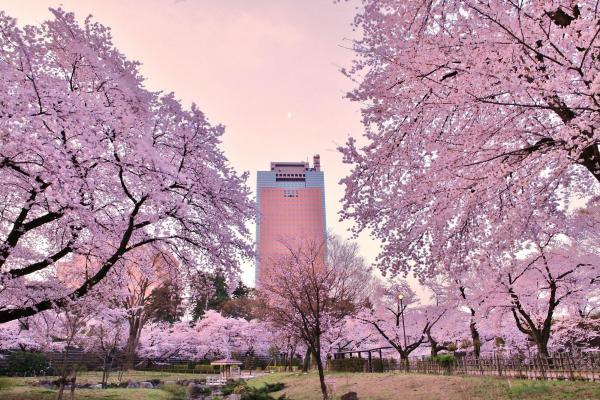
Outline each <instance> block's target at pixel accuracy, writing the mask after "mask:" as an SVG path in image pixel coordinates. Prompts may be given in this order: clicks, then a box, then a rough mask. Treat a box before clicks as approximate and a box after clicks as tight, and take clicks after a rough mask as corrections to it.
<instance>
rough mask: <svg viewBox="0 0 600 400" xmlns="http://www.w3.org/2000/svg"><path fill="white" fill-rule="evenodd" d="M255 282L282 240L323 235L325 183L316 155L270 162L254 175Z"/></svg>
mask: <svg viewBox="0 0 600 400" xmlns="http://www.w3.org/2000/svg"><path fill="white" fill-rule="evenodd" d="M256 181H257V183H256V197H257V203H258V204H257V206H258V221H257V224H256V247H257V252H258V255H257V259H256V276H255V279H256V285H257V286H258V285H259V280H260V277H261V274H264V273H265V271H266V270H267V269H268V267H269V263H270V262H271V261H272V260H273V258H274V257H276V256H277V255H278V254H282V253H284V251H285V247H284V245H283V244H282V242H288V241H293V240H299V239H303V238H306V239H310V240H316V241H323V240H324V239H325V232H326V223H325V184H324V177H323V171H321V161H320V157H319V155H315V156H314V157H313V166H312V168H311V167H310V166H309V164H308V162H272V163H271V170H270V171H258V172H257V179H256Z"/></svg>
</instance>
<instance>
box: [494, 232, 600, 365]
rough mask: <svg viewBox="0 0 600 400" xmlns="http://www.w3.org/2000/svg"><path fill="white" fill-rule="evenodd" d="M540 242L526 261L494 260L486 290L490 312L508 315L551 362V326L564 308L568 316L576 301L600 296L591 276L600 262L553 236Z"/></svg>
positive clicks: (505, 256) (508, 256)
mask: <svg viewBox="0 0 600 400" xmlns="http://www.w3.org/2000/svg"><path fill="white" fill-rule="evenodd" d="M540 239H541V240H540V241H539V242H536V243H534V244H533V245H532V246H531V247H530V248H529V249H528V250H529V252H528V253H527V257H525V258H521V259H520V258H518V257H516V256H512V255H511V254H507V253H500V254H498V255H496V257H493V258H492V257H491V259H490V261H491V265H490V277H489V278H490V279H489V280H488V281H486V282H485V283H483V285H484V287H485V288H486V289H487V290H486V291H487V292H488V294H487V296H486V298H485V304H486V305H487V307H488V308H489V309H490V311H489V312H490V313H491V314H493V313H494V312H500V313H503V312H509V313H510V314H511V315H512V316H513V317H514V322H515V324H516V327H517V328H518V330H519V331H520V332H521V333H522V334H524V335H525V336H526V338H527V339H529V340H531V341H532V342H533V343H535V345H536V346H537V350H538V352H539V353H540V354H541V355H544V356H548V355H549V348H548V344H549V342H550V338H551V335H552V331H553V326H552V325H553V322H554V320H555V318H556V316H557V315H560V314H561V313H562V312H561V308H562V309H563V310H564V311H567V310H568V305H569V303H570V302H571V301H572V300H574V299H576V298H580V296H583V297H585V296H587V295H589V294H590V293H591V291H592V290H596V291H597V288H595V287H594V286H595V285H591V283H590V282H591V278H590V275H595V274H596V272H595V271H596V270H597V269H598V267H600V258H598V255H597V254H595V253H589V252H586V251H585V250H584V249H582V248H581V247H580V246H579V245H578V244H575V243H563V242H562V241H561V238H560V237H559V236H558V235H557V234H554V233H550V234H548V235H547V238H546V239H545V240H544V239H542V238H540ZM563 240H565V239H564V238H563ZM564 307H566V308H564ZM564 311H563V312H564Z"/></svg>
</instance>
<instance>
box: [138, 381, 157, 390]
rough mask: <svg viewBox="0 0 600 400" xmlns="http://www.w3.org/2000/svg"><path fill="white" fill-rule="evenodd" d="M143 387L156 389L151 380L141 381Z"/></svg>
mask: <svg viewBox="0 0 600 400" xmlns="http://www.w3.org/2000/svg"><path fill="white" fill-rule="evenodd" d="M140 388H141V389H154V385H153V384H152V383H150V382H140Z"/></svg>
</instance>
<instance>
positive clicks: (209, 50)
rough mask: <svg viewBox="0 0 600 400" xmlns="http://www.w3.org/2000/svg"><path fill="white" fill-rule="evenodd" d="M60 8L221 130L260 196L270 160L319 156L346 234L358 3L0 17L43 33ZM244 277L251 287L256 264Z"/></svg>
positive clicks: (18, 10) (237, 4)
mask: <svg viewBox="0 0 600 400" xmlns="http://www.w3.org/2000/svg"><path fill="white" fill-rule="evenodd" d="M58 6H61V7H62V8H64V9H65V10H68V11H73V12H75V14H76V15H77V17H78V18H79V19H80V20H81V19H83V18H84V17H85V16H87V15H88V14H92V15H93V16H94V17H95V19H96V20H98V21H99V22H101V23H103V24H105V25H108V26H110V27H111V28H112V32H113V36H114V43H115V45H116V46H117V48H119V49H120V50H121V51H122V52H123V53H125V54H126V55H127V57H128V58H130V59H134V60H138V61H140V62H141V63H142V67H141V71H142V73H143V75H144V76H145V77H146V79H147V86H148V87H149V88H150V89H152V90H163V91H173V92H175V94H176V96H177V97H178V98H179V99H181V100H182V101H183V102H184V104H186V105H189V104H190V103H191V102H195V103H197V104H198V105H199V107H200V108H201V109H202V110H203V111H204V112H205V113H206V114H207V115H208V117H209V118H210V120H211V121H212V122H213V123H221V124H223V125H225V126H226V133H225V137H224V149H225V152H226V154H227V156H228V158H229V159H230V161H231V163H232V164H233V165H234V166H235V168H237V170H238V171H246V170H247V171H250V172H251V180H250V182H249V184H250V186H251V187H252V189H253V190H255V186H256V173H255V171H256V170H259V169H264V170H266V169H268V168H269V162H270V161H306V160H307V158H309V159H310V160H312V155H313V154H315V153H320V154H321V165H322V169H323V170H324V171H325V186H326V188H325V190H326V207H327V225H328V228H330V229H332V230H333V231H334V232H336V233H338V234H340V235H342V236H348V234H347V232H346V229H347V227H348V226H349V225H348V224H347V223H345V224H341V223H339V222H338V216H337V212H338V211H339V209H340V199H341V197H342V195H343V187H342V186H340V185H338V181H339V180H340V179H341V178H342V177H343V176H344V175H345V174H346V173H347V167H346V166H344V165H343V164H342V162H341V156H340V155H339V154H338V153H337V151H336V150H335V148H336V147H337V145H339V144H343V143H344V142H345V141H346V138H347V137H348V135H350V134H351V135H353V136H359V135H360V133H361V131H362V127H361V124H360V114H359V111H358V106H357V104H353V103H350V102H349V101H348V100H346V99H344V98H343V96H344V93H345V92H347V91H348V90H349V89H350V88H352V87H353V84H352V82H350V81H349V80H348V79H347V78H345V77H344V76H343V75H342V74H341V73H340V72H339V67H341V66H346V67H348V66H349V65H350V62H351V59H352V57H353V54H352V52H351V51H350V50H347V49H345V48H343V47H349V46H350V43H349V41H348V39H349V38H352V37H355V33H354V32H353V31H352V27H351V26H350V23H351V21H352V18H353V16H354V13H355V9H354V8H355V6H356V5H355V3H354V2H341V3H339V4H334V3H333V1H332V0H268V1H267V0H252V1H248V0H161V1H159V0H152V1H133V0H129V1H122V0H120V1H118V0H96V1H86V0H76V1H75V0H73V1H71V0H62V1H41V0H39V1H38V0H36V1H33V0H32V1H24V0H3V1H2V3H1V6H0V8H1V9H2V10H4V11H6V12H7V14H8V15H10V16H13V17H16V18H17V19H18V20H19V23H20V24H38V23H40V22H42V21H43V20H45V19H47V18H49V17H50V13H49V12H48V7H58ZM291 138H294V139H293V140H292V139H291ZM297 138H303V139H301V140H298V139H297ZM252 231H253V232H254V227H252ZM359 244H360V246H361V249H362V253H363V255H364V256H365V258H366V259H367V260H369V261H371V260H373V259H374V257H375V255H376V253H377V248H378V246H377V244H376V243H374V242H373V241H372V240H371V239H370V238H369V237H368V236H367V235H362V237H361V238H360V239H359ZM243 277H244V281H246V282H247V283H253V278H254V264H253V263H250V264H248V265H247V266H245V267H244V275H243Z"/></svg>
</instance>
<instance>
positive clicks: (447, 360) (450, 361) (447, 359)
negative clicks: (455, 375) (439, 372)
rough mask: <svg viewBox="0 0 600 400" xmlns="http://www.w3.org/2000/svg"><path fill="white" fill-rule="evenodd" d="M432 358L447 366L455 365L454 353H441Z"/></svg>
mask: <svg viewBox="0 0 600 400" xmlns="http://www.w3.org/2000/svg"><path fill="white" fill-rule="evenodd" d="M432 360H434V361H437V362H439V363H440V364H441V365H443V366H444V367H446V368H448V367H451V366H453V365H454V356H453V355H452V354H440V355H439V356H435V357H433V358H432Z"/></svg>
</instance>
